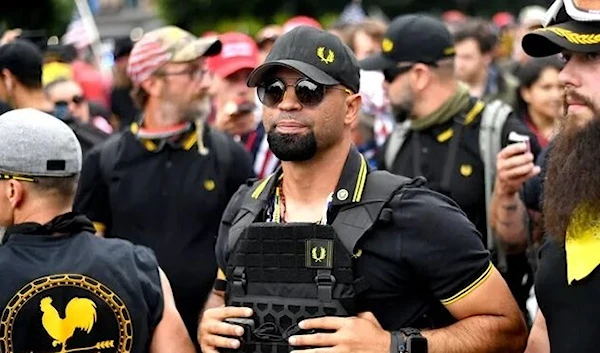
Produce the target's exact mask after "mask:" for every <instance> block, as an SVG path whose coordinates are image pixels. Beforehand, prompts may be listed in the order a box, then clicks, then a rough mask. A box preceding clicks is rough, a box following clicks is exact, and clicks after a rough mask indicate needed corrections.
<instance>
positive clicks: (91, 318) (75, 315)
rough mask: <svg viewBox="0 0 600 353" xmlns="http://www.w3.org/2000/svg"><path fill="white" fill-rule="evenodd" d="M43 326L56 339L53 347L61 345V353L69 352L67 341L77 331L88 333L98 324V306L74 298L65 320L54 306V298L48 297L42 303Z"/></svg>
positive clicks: (88, 301) (69, 304)
mask: <svg viewBox="0 0 600 353" xmlns="http://www.w3.org/2000/svg"><path fill="white" fill-rule="evenodd" d="M40 309H41V310H42V312H43V313H44V314H43V315H42V325H43V326H44V329H45V330H46V332H47V333H48V335H50V337H52V338H53V339H54V341H53V342H52V346H53V347H56V346H57V345H59V344H60V345H61V350H60V352H61V353H64V352H67V340H68V339H69V338H71V337H73V335H74V334H75V329H80V330H83V331H85V332H86V333H90V332H91V331H92V327H93V326H94V323H95V322H96V304H94V302H93V301H91V300H90V299H86V298H73V299H71V300H70V301H69V303H68V304H67V307H66V310H65V318H64V319H63V318H61V317H60V315H59V314H58V311H57V310H56V309H55V308H54V306H52V298H50V297H46V298H43V299H42V300H41V301H40Z"/></svg>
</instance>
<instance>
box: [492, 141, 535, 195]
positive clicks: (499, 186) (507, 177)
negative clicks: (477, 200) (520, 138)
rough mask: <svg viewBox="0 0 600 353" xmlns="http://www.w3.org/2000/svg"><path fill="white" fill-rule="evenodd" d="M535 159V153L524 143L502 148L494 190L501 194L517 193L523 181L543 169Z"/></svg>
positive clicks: (498, 157)
mask: <svg viewBox="0 0 600 353" xmlns="http://www.w3.org/2000/svg"><path fill="white" fill-rule="evenodd" d="M533 159H534V157H533V154H532V153H531V152H529V151H528V150H527V145H525V144H524V143H515V144H512V145H508V146H506V147H505V148H504V149H502V151H500V153H498V156H497V160H496V184H495V186H494V192H495V193H497V194H499V195H500V196H511V195H513V194H515V193H517V192H518V191H519V190H520V189H521V187H522V186H523V183H525V182H526V181H527V180H529V179H531V178H533V177H534V176H536V175H537V174H539V173H540V170H541V169H540V167H538V166H536V165H535V164H534V160H533Z"/></svg>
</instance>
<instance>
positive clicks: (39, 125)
mask: <svg viewBox="0 0 600 353" xmlns="http://www.w3.org/2000/svg"><path fill="white" fill-rule="evenodd" d="M80 171H81V147H80V145H79V142H78V141H77V138H76V136H75V134H74V133H73V131H72V130H71V129H70V128H69V127H68V126H67V125H66V124H65V123H63V122H61V121H60V120H58V119H56V118H55V117H53V116H51V115H49V114H46V113H43V112H41V111H38V110H35V109H18V110H13V111H11V112H8V113H6V114H4V115H2V116H0V226H2V227H8V228H7V229H6V234H5V236H4V239H3V240H2V243H1V246H0V267H1V268H2V277H1V280H0V312H1V314H0V318H1V319H0V337H1V338H0V351H2V352H42V351H52V350H55V351H57V350H58V349H60V351H61V352H67V351H80V350H81V351H83V350H86V351H92V350H95V351H103V350H109V349H110V350H113V351H118V352H140V353H141V352H148V351H150V352H188V353H190V352H193V345H192V343H191V341H190V340H189V338H188V335H187V332H186V330H185V326H184V324H183V321H182V320H181V317H180V316H179V313H178V312H177V309H176V308H175V304H174V301H173V295H172V292H171V287H170V285H169V282H168V280H167V278H166V276H165V275H164V274H163V273H162V271H161V270H160V268H159V267H158V265H157V262H156V258H155V257H154V254H153V253H152V251H150V250H149V249H147V248H144V247H141V246H134V245H132V244H131V243H129V242H127V241H123V240H115V239H111V240H108V239H103V238H100V237H97V236H95V235H94V227H93V224H92V222H90V221H89V220H88V219H87V218H86V217H84V216H81V215H79V214H77V213H74V212H72V211H71V205H72V203H73V198H74V195H75V190H76V188H77V181H78V178H79V173H80ZM59 347H60V348H59Z"/></svg>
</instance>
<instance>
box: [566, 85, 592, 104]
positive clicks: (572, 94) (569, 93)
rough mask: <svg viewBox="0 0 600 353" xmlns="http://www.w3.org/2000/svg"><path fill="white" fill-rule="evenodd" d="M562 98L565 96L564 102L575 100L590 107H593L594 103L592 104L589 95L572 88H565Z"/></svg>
mask: <svg viewBox="0 0 600 353" xmlns="http://www.w3.org/2000/svg"><path fill="white" fill-rule="evenodd" d="M564 98H565V102H568V101H570V100H574V101H577V102H578V103H581V104H583V105H585V106H587V107H590V108H593V107H594V105H593V104H592V100H591V99H590V98H589V97H586V96H584V95H582V94H579V93H577V92H576V91H575V90H573V89H568V88H567V89H565V97H564Z"/></svg>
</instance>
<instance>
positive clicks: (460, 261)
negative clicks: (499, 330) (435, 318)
mask: <svg viewBox="0 0 600 353" xmlns="http://www.w3.org/2000/svg"><path fill="white" fill-rule="evenodd" d="M401 203H402V204H401V207H400V209H401V210H402V212H400V213H398V214H396V215H395V216H396V217H397V222H399V223H398V224H403V225H404V226H402V228H403V229H402V231H401V232H402V233H403V236H402V248H401V257H402V260H403V262H407V263H409V264H410V267H412V268H413V269H414V270H415V272H416V273H417V274H418V276H419V277H420V279H421V280H422V281H423V282H424V284H426V285H427V286H428V287H429V289H430V291H431V292H432V293H433V295H434V296H435V297H436V298H437V299H438V300H439V301H440V302H441V303H442V304H443V305H450V304H452V303H456V302H457V301H459V300H461V299H463V298H465V297H467V296H468V295H469V294H470V293H472V292H473V291H474V290H475V289H477V288H478V287H479V286H480V285H481V284H483V283H484V282H485V281H486V280H487V279H488V278H489V276H490V274H491V273H492V269H493V265H492V264H491V261H490V254H489V252H488V251H487V250H486V249H485V248H484V246H483V242H482V240H481V235H480V234H479V232H478V231H477V229H476V228H475V226H474V225H473V223H471V221H469V219H467V217H466V215H465V214H464V213H463V212H462V211H461V210H460V209H459V208H458V206H457V205H456V204H455V203H454V202H453V201H452V200H450V199H449V198H446V197H445V196H443V195H441V194H438V193H434V192H432V191H429V190H426V189H410V190H408V191H407V192H406V193H405V195H404V197H403V201H402V202H401Z"/></svg>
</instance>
